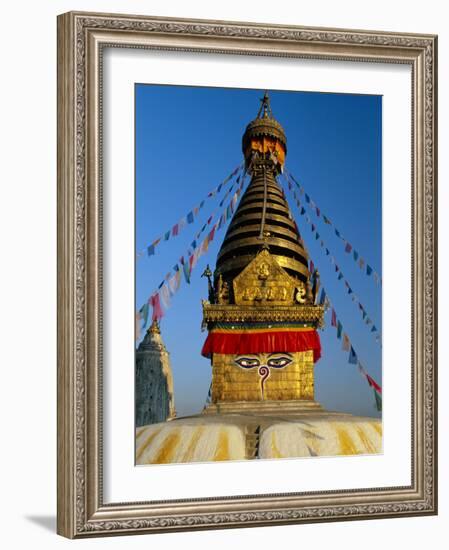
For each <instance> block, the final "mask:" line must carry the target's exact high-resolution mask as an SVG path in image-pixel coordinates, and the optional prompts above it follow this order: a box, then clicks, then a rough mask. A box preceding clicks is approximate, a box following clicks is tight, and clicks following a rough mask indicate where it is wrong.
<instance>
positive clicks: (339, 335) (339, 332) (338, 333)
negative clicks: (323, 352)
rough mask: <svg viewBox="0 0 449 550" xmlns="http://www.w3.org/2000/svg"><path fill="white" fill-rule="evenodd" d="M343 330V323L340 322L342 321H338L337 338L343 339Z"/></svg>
mask: <svg viewBox="0 0 449 550" xmlns="http://www.w3.org/2000/svg"><path fill="white" fill-rule="evenodd" d="M342 331H343V325H342V324H341V323H340V321H337V338H338V339H339V340H340V339H341V333H342Z"/></svg>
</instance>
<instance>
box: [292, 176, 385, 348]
mask: <svg viewBox="0 0 449 550" xmlns="http://www.w3.org/2000/svg"><path fill="white" fill-rule="evenodd" d="M287 182H288V180H287ZM300 214H301V215H302V216H303V217H304V219H305V221H306V223H307V224H308V225H309V226H310V229H311V231H312V234H313V235H314V236H315V240H319V241H320V243H319V244H320V248H321V250H322V251H323V252H324V254H325V255H326V256H327V257H328V259H329V261H330V262H331V264H332V265H333V266H334V273H335V274H336V275H337V280H338V281H343V284H344V286H345V289H346V292H347V294H348V296H351V301H352V302H354V303H355V304H356V305H357V306H358V309H359V311H360V312H361V315H362V320H363V322H364V324H365V325H366V326H367V327H371V328H370V332H371V333H372V334H373V336H374V339H375V340H376V342H377V343H378V344H379V345H381V342H382V337H381V334H380V332H379V330H378V329H377V327H376V325H375V324H374V322H373V321H372V319H371V317H370V316H369V315H368V312H367V310H366V308H365V306H364V305H363V304H362V303H361V301H360V300H359V298H358V296H357V295H356V294H355V293H354V290H353V288H352V286H351V285H350V284H349V282H348V281H347V280H346V278H345V276H344V274H343V272H342V270H341V268H340V266H339V264H337V261H336V259H335V257H334V256H333V255H332V254H331V252H330V250H329V248H328V247H327V246H326V243H325V242H324V240H323V239H322V238H321V236H320V235H319V233H318V232H317V228H316V226H315V224H314V223H313V222H312V220H311V218H310V216H309V215H308V214H307V213H306V211H305V209H304V208H301V210H300ZM309 265H310V272H311V273H313V272H314V270H315V266H314V264H313V261H312V260H310V261H309ZM323 292H324V289H321V296H320V300H319V303H320V304H321V299H322V298H323ZM323 299H324V298H323Z"/></svg>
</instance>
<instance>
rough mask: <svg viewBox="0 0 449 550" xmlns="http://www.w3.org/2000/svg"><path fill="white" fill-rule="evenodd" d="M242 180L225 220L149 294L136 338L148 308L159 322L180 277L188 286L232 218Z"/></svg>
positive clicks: (139, 317) (217, 223)
mask: <svg viewBox="0 0 449 550" xmlns="http://www.w3.org/2000/svg"><path fill="white" fill-rule="evenodd" d="M244 179H245V178H243V179H242V180H241V183H240V186H239V187H238V189H237V190H236V191H235V193H234V195H233V196H232V198H231V200H230V203H229V205H228V206H227V207H226V208H225V212H224V214H225V218H224V221H223V215H221V216H220V218H219V219H218V220H217V221H216V222H215V223H214V224H213V225H212V227H211V228H210V230H209V232H208V233H207V235H206V236H205V237H204V239H203V240H202V242H201V243H200V244H199V245H198V244H197V245H196V246H195V248H194V249H193V250H191V249H189V251H188V253H187V255H186V256H185V257H184V256H181V258H180V259H179V261H178V263H177V264H176V265H175V266H174V267H173V271H174V274H173V273H172V272H169V273H167V275H166V276H165V277H164V279H163V280H162V281H161V283H160V284H159V286H158V288H157V289H156V290H155V291H154V292H153V293H152V294H151V296H150V298H149V299H148V301H147V302H146V303H145V304H144V305H143V306H142V307H141V308H140V309H139V310H138V312H137V313H136V325H137V324H139V327H138V330H137V328H136V337H137V338H138V337H139V335H140V331H141V330H143V329H144V328H145V327H146V325H147V323H148V316H149V315H148V311H149V309H148V308H149V306H151V307H152V308H153V313H152V320H153V321H154V320H159V319H160V318H161V317H163V315H164V309H165V310H166V309H168V308H169V307H170V303H171V298H172V296H173V295H174V294H175V293H176V292H177V291H178V290H179V288H180V285H181V277H182V274H183V275H184V279H185V282H186V283H187V284H190V281H191V274H192V271H193V269H194V268H195V266H196V264H197V262H198V260H199V258H200V257H201V256H202V255H203V254H205V253H206V252H207V251H208V249H209V245H210V243H211V242H212V241H213V240H214V238H215V235H216V232H217V231H218V230H220V229H221V228H222V227H224V225H225V223H226V222H227V221H228V220H229V219H230V217H232V212H233V209H234V208H235V205H236V204H237V201H238V198H239V196H240V194H241V193H242V191H243V187H244ZM230 206H231V213H230V214H229V215H228V209H229V207H230ZM212 218H213V216H211V217H210V218H209V220H208V221H207V222H206V224H204V226H203V227H202V228H201V230H200V232H199V233H198V235H197V237H198V236H199V235H200V233H201V232H203V231H204V230H205V228H206V227H209V224H210V223H211V222H212Z"/></svg>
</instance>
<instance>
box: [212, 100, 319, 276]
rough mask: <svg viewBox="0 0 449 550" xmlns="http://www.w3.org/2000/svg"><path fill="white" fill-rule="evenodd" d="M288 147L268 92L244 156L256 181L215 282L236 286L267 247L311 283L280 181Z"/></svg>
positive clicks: (248, 130)
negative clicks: (238, 277)
mask: <svg viewBox="0 0 449 550" xmlns="http://www.w3.org/2000/svg"><path fill="white" fill-rule="evenodd" d="M286 142H287V140H286V137H285V133H284V130H283V128H282V126H281V125H280V124H279V122H278V121H277V120H275V119H274V118H273V113H272V110H271V106H270V101H269V97H268V93H267V92H265V95H264V97H263V98H262V99H261V106H260V109H259V112H258V114H257V117H256V118H255V119H254V120H253V121H252V122H250V123H249V124H248V126H247V128H246V130H245V133H244V135H243V140H242V144H243V154H244V155H245V161H246V166H247V170H248V171H249V173H250V174H251V176H252V179H251V183H250V184H249V186H248V188H247V190H246V192H245V193H244V195H243V197H242V199H241V201H240V204H239V206H238V208H237V211H236V212H235V214H234V217H233V218H232V221H231V224H230V226H229V228H228V231H227V233H226V236H225V239H224V241H223V244H222V246H221V249H220V251H219V254H218V258H217V266H216V271H215V280H216V281H218V279H219V277H220V276H221V278H222V280H223V281H224V282H227V283H228V285H229V286H230V287H232V281H233V279H234V278H235V277H236V276H237V275H238V274H239V273H240V272H241V271H242V270H243V269H244V268H245V267H246V266H247V265H248V264H249V263H250V262H251V261H252V260H253V259H254V258H255V256H256V255H257V254H258V253H259V252H260V251H261V249H262V248H266V249H268V250H269V252H270V254H271V255H272V256H273V257H274V258H275V260H276V261H277V262H278V264H279V266H281V267H282V268H284V269H285V271H287V273H288V274H289V275H292V276H293V277H294V278H295V279H298V280H300V281H302V282H303V283H307V281H308V278H309V271H308V257H307V253H306V251H305V249H304V246H303V243H302V240H301V237H300V235H299V233H298V229H297V227H296V223H295V222H294V220H293V216H292V214H291V211H290V207H289V205H288V203H287V201H286V199H285V196H284V193H283V191H282V188H281V186H280V185H279V183H278V182H277V180H276V177H277V176H278V175H279V173H280V172H281V171H282V168H283V164H284V161H285V154H286Z"/></svg>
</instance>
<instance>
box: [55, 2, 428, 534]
mask: <svg viewBox="0 0 449 550" xmlns="http://www.w3.org/2000/svg"><path fill="white" fill-rule="evenodd" d="M105 48H127V49H147V50H158V51H160V50H162V51H171V52H202V53H203V54H205V55H208V54H217V53H218V54H222V55H227V54H231V53H232V54H238V55H241V56H247V57H248V58H250V57H251V56H269V57H272V58H273V59H276V58H298V59H312V60H313V59H321V60H328V61H335V62H338V61H350V62H354V63H357V62H377V63H389V64H403V65H408V66H409V67H410V68H411V75H412V77H411V87H412V88H411V89H412V92H411V97H412V112H411V123H412V143H411V158H412V169H411V173H412V181H411V187H412V204H411V211H412V227H411V228H410V232H411V241H412V253H411V257H412V265H411V269H410V274H411V279H412V300H411V302H412V310H411V312H410V317H411V320H412V324H411V326H412V336H411V342H412V350H411V357H412V362H411V363H412V364H411V379H412V387H411V412H412V414H411V419H410V427H411V432H412V438H411V442H412V449H411V456H410V461H411V472H412V475H411V477H412V480H411V484H410V485H407V486H396V487H375V488H369V489H368V488H360V489H349V490H348V489H346V490H325V491H313V492H303V493H294V492H292V493H282V494H259V495H257V494H255V495H254V494H253V495H244V496H231V495H217V496H216V497H207V498H202V499H198V498H195V499H185V498H180V499H174V500H173V499H166V500H157V501H155V500H153V499H152V496H151V495H148V500H147V501H146V502H132V501H131V502H118V503H110V502H105V500H104V479H103V477H104V469H103V459H104V456H103V455H104V448H103V420H104V411H103V407H102V403H103V401H102V400H103V386H102V383H103V338H102V335H103V279H104V276H105V274H104V272H103V261H102V243H103V236H104V235H103V180H102V178H103V172H102V170H103V157H102V155H103V151H102V115H103V113H102V89H103V88H102V87H103V80H102V78H103V52H104V50H105ZM436 189H437V37H436V36H433V35H420V34H401V33H387V32H373V31H353V30H339V29H322V28H304V27H298V26H279V25H263V24H254V23H236V22H222V21H205V20H204V21H203V20H188V19H170V18H155V17H143V16H129V15H111V14H96V13H76V12H70V13H66V14H63V15H61V16H59V17H58V521H57V524H58V525H57V529H58V533H59V534H61V535H63V536H66V537H70V538H83V537H88V536H100V535H101V536H103V535H119V534H135V533H152V532H163V531H183V530H192V529H217V528H230V527H250V526H262V525H280V524H289V523H305V522H317V521H337V520H354V519H372V518H377V519H379V518H386V517H401V516H420V515H432V514H436V513H437V431H436V429H437V394H436V388H437V377H436V375H437V370H436V369H437V225H436V224H437V204H436V201H437V191H436ZM408 351H409V350H408Z"/></svg>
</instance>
